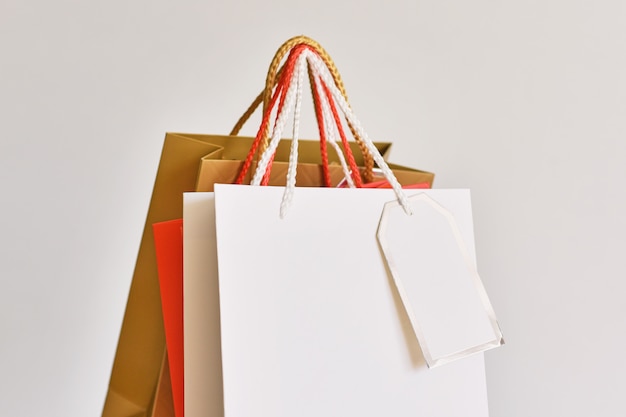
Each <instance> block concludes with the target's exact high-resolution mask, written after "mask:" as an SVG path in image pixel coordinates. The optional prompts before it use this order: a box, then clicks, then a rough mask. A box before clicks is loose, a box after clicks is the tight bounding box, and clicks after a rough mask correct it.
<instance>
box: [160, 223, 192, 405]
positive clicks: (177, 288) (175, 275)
mask: <svg viewBox="0 0 626 417" xmlns="http://www.w3.org/2000/svg"><path fill="white" fill-rule="evenodd" d="M152 230H153V231H154V245H155V248H156V257H157V269H158V273H159V286H160V289H161V303H162V305H163V324H164V326H165V344H166V346H167V352H168V359H169V367H170V376H171V380H172V397H173V400H174V410H175V415H176V417H183V416H184V359H183V221H182V219H178V220H171V221H167V222H161V223H155V224H154V225H152Z"/></svg>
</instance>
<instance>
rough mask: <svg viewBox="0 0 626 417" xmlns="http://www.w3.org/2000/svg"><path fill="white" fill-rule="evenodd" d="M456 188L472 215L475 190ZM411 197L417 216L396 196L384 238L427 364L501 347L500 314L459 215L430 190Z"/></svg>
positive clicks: (385, 217)
mask: <svg viewBox="0 0 626 417" xmlns="http://www.w3.org/2000/svg"><path fill="white" fill-rule="evenodd" d="M455 193H456V194H457V198H458V199H459V201H462V202H464V203H465V206H466V208H465V210H464V212H465V214H467V213H469V215H470V220H471V204H470V199H469V191H465V190H459V191H455ZM409 201H410V204H411V208H412V211H413V214H412V215H411V216H408V215H406V213H405V212H404V210H403V209H402V207H401V206H400V205H399V204H398V203H397V202H396V201H392V202H389V203H387V204H385V208H384V210H383V213H382V215H381V220H380V226H379V229H378V240H379V242H380V245H381V249H382V251H383V254H384V256H385V258H386V261H387V265H388V266H389V270H390V272H391V274H392V276H393V277H394V281H395V283H396V286H397V287H398V290H399V293H400V296H401V298H402V300H403V303H404V306H405V308H406V310H407V313H408V315H409V318H410V319H411V323H412V325H413V329H414V330H415V333H416V335H417V338H418V341H419V343H420V346H421V348H422V352H423V354H424V358H425V359H426V363H427V364H428V366H430V367H433V366H437V365H442V364H445V363H448V362H450V361H453V360H457V359H460V358H463V357H465V356H468V355H471V354H474V353H476V352H481V351H485V350H487V349H491V348H494V347H497V346H500V345H501V342H502V334H501V332H500V329H499V327H498V323H497V322H496V318H495V314H494V312H493V309H492V307H491V304H490V302H489V299H488V297H487V294H486V292H485V290H484V287H483V285H482V282H481V281H480V277H479V276H478V272H477V270H476V263H475V261H474V257H473V255H471V254H470V253H469V251H468V250H467V248H466V244H465V242H464V239H463V236H462V235H461V231H460V230H459V228H458V223H457V221H456V219H455V218H454V215H453V214H452V213H451V212H450V211H449V210H447V209H446V208H445V207H444V206H442V205H441V204H439V203H438V202H437V201H435V200H434V199H433V198H432V197H431V196H429V195H428V194H426V193H417V194H415V195H412V196H411V197H409ZM462 221H467V218H464V219H462ZM470 224H471V222H470Z"/></svg>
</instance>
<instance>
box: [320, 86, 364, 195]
mask: <svg viewBox="0 0 626 417" xmlns="http://www.w3.org/2000/svg"><path fill="white" fill-rule="evenodd" d="M313 80H314V82H315V86H316V89H317V91H319V92H323V91H324V89H323V87H322V81H321V80H320V77H319V76H318V75H316V74H313ZM319 97H320V102H321V104H322V120H323V121H324V130H325V132H326V140H327V142H328V143H330V144H331V145H332V147H333V148H334V149H335V152H337V155H338V156H339V163H340V164H341V168H342V170H343V173H344V178H345V179H346V181H347V183H348V187H350V188H355V187H356V186H355V185H354V180H353V179H352V175H351V172H350V168H349V167H348V164H347V163H346V159H345V157H344V155H343V151H342V150H341V148H340V147H339V144H338V143H337V137H338V136H340V135H339V128H338V127H337V125H336V124H335V119H334V118H333V116H332V115H331V110H330V103H329V101H328V100H329V98H328V97H326V94H321V93H320V94H319ZM346 151H347V152H349V151H350V150H349V149H347V150H346Z"/></svg>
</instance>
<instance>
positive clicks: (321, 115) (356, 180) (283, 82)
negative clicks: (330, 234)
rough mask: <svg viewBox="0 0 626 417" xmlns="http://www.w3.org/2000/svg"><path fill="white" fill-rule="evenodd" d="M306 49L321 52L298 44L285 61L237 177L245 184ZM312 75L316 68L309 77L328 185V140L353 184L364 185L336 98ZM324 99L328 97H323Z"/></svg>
mask: <svg viewBox="0 0 626 417" xmlns="http://www.w3.org/2000/svg"><path fill="white" fill-rule="evenodd" d="M305 49H308V50H309V51H311V53H314V54H317V52H316V51H314V50H313V49H312V48H311V47H310V46H308V45H297V46H296V47H294V48H293V49H292V50H291V51H290V53H289V57H288V58H287V61H286V62H285V70H284V71H283V72H282V73H281V75H280V78H279V81H278V84H277V87H276V89H275V91H274V93H273V95H272V97H271V101H270V105H269V107H268V108H267V109H266V111H265V112H264V113H265V114H264V116H263V120H262V122H261V126H260V128H259V130H258V133H257V136H256V138H255V140H254V142H253V143H252V145H251V147H250V151H249V152H248V155H247V156H246V159H245V160H244V164H243V167H242V169H241V171H240V173H239V175H238V177H237V179H236V180H235V183H236V184H241V183H242V182H243V179H244V178H245V176H246V174H247V172H248V170H249V169H250V167H251V165H252V160H253V158H254V155H255V154H256V152H257V150H258V148H259V146H260V143H261V141H262V137H263V135H264V133H265V131H266V130H269V129H268V126H269V123H270V118H271V113H272V112H273V110H274V108H275V107H276V104H277V102H278V100H279V99H280V101H279V104H278V106H277V112H276V122H275V123H274V125H275V126H276V123H277V121H278V119H279V117H280V116H281V114H282V113H283V110H284V105H285V99H286V98H287V91H288V90H289V88H291V84H292V83H293V82H294V79H293V75H294V74H293V73H294V67H295V64H296V60H297V58H298V57H299V55H300V54H301V53H302V52H303V51H304V50H305ZM312 75H313V73H312V71H309V81H310V83H311V87H312V90H313V98H314V103H315V106H316V114H317V116H318V126H319V128H320V136H321V141H320V144H321V152H322V160H323V163H322V166H323V168H324V169H325V178H326V177H327V178H326V179H327V180H328V181H327V186H330V177H329V174H328V172H326V171H328V156H327V148H326V142H328V143H330V144H331V146H333V147H334V149H335V151H336V152H337V155H338V157H339V162H340V163H341V166H342V168H343V171H344V174H345V176H346V178H347V179H348V182H349V185H350V186H352V187H354V186H357V187H360V186H361V185H362V183H361V176H360V172H359V168H358V166H357V164H356V162H355V160H354V156H353V154H352V149H351V148H350V145H349V143H348V140H347V138H346V137H345V133H344V132H343V129H342V127H341V121H340V119H339V116H338V113H337V110H336V107H335V105H334V101H333V100H332V99H331V98H330V95H329V94H328V92H327V87H326V85H325V84H324V82H323V81H322V82H321V85H319V84H320V83H318V82H316V81H315V80H314V78H313V76H312ZM297 81H299V78H298V80H296V82H297ZM299 87H301V85H299ZM322 89H326V90H325V91H324V94H325V95H324V96H323V97H322V95H321V94H319V91H320V90H322ZM299 91H300V92H301V88H299ZM299 97H301V94H300V95H299ZM322 99H324V100H323V101H322ZM331 111H332V113H333V114H334V120H333V119H332V117H331V116H330V114H331ZM329 121H330V123H329ZM294 122H296V123H299V118H294ZM334 122H337V123H339V126H336V125H335V127H336V128H337V130H338V131H339V135H340V136H341V141H342V144H343V146H344V149H345V153H346V157H347V159H348V162H346V160H345V158H344V155H343V152H342V150H341V148H340V147H339V145H338V144H337V142H336V140H335V135H334V132H333V131H332V129H331V125H334V124H333V123H334ZM282 129H283V128H282V127H281V128H280V131H281V133H282ZM272 162H273V155H272V156H271V157H270V160H269V162H268V166H267V168H266V169H265V173H264V175H263V179H262V181H261V184H262V185H267V184H268V182H269V173H270V171H271V165H272ZM348 165H349V167H348Z"/></svg>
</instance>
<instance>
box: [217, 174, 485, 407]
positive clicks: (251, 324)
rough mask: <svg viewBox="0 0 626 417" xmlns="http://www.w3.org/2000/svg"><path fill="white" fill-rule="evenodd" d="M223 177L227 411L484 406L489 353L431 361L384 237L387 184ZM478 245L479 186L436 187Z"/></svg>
mask: <svg viewBox="0 0 626 417" xmlns="http://www.w3.org/2000/svg"><path fill="white" fill-rule="evenodd" d="M282 193H283V188H282V187H280V188H279V187H249V186H232V185H217V186H216V188H215V204H216V207H215V208H216V227H217V252H218V266H219V288H220V289H219V291H220V303H221V305H220V311H221V326H222V366H223V375H224V406H225V411H226V413H225V415H226V417H230V416H260V417H270V416H271V417H291V416H295V415H297V416H316V417H317V416H320V415H337V416H345V415H355V416H356V415H358V416H365V417H367V416H372V417H374V416H376V417H379V416H381V415H390V416H397V417H402V416H422V415H423V416H429V417H443V416H450V417H452V416H455V417H456V416H468V417H485V416H487V415H488V410H487V390H486V384H485V371H484V363H483V354H482V353H478V354H475V355H472V356H469V357H466V358H464V359H460V360H457V361H455V362H452V363H448V364H446V365H443V366H441V367H437V368H433V369H428V368H427V367H426V364H425V361H424V359H423V357H422V354H421V352H420V347H419V344H418V342H417V339H416V337H415V334H414V332H413V330H412V327H411V324H410V322H409V318H408V316H407V313H406V310H405V307H404V305H403V302H402V300H401V299H400V296H399V294H398V291H397V290H396V286H395V284H394V282H393V279H392V278H391V277H390V275H389V274H388V273H387V270H386V267H385V263H384V260H383V257H382V256H381V251H380V248H379V246H378V244H377V241H376V238H375V236H376V232H377V228H378V224H379V219H380V214H381V208H382V206H383V204H384V203H385V202H387V201H390V200H393V199H394V198H395V195H394V193H393V192H392V191H388V190H364V189H347V190H346V189H343V190H338V189H316V188H311V189H306V190H305V189H304V188H299V189H297V193H296V200H295V202H294V204H293V206H292V207H291V208H290V210H289V213H288V215H287V216H286V217H285V218H283V219H281V218H279V216H278V206H279V203H280V200H281V196H282ZM424 193H426V194H428V195H429V196H431V197H432V198H433V199H435V200H436V201H438V202H440V203H441V204H443V205H445V206H446V207H447V208H448V209H449V210H450V211H451V212H452V213H453V214H454V216H455V218H457V219H462V220H463V221H462V222H459V229H460V231H461V235H462V236H463V239H464V241H465V244H466V246H467V248H468V250H469V251H470V253H472V254H473V252H474V248H473V239H472V225H471V212H470V211H469V210H470V201H469V193H468V192H467V191H464V190H428V191H424Z"/></svg>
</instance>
